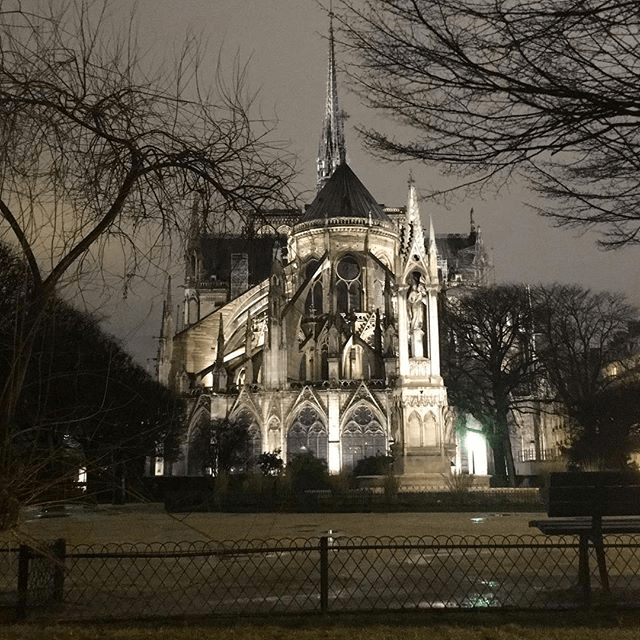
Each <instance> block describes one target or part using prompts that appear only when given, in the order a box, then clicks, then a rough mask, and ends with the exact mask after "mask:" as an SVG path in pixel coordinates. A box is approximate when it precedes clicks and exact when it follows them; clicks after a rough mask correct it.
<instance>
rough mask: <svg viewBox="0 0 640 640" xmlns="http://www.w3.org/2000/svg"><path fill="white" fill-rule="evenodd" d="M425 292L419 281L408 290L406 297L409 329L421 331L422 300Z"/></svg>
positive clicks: (422, 316)
mask: <svg viewBox="0 0 640 640" xmlns="http://www.w3.org/2000/svg"><path fill="white" fill-rule="evenodd" d="M426 295H427V290H426V288H425V286H424V284H423V283H422V282H420V280H416V281H414V282H413V284H412V285H411V288H410V289H409V294H408V296H407V302H408V303H409V304H408V310H409V327H410V328H411V329H422V323H423V318H424V300H425V297H426Z"/></svg>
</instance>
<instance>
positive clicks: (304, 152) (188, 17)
mask: <svg viewBox="0 0 640 640" xmlns="http://www.w3.org/2000/svg"><path fill="white" fill-rule="evenodd" d="M133 4H136V5H137V18H138V22H139V25H140V45H141V47H142V48H143V49H144V51H146V52H147V55H149V56H150V57H152V58H154V59H156V60H157V59H159V58H162V57H163V56H164V57H166V59H167V61H169V60H171V58H172V56H173V52H174V50H177V49H179V48H180V43H181V42H182V41H183V39H184V36H185V34H186V33H189V32H191V33H193V34H195V35H197V36H200V37H201V39H202V41H203V42H204V43H205V44H206V45H207V57H206V59H205V62H206V63H207V64H210V68H211V74H212V78H213V75H214V73H215V64H216V58H217V55H218V52H219V51H221V52H222V56H223V60H227V61H228V63H229V64H230V63H231V62H232V61H233V58H234V56H235V55H236V54H239V56H240V59H242V60H245V59H248V58H250V62H249V84H250V86H251V87H252V88H255V89H260V98H259V105H260V110H261V112H262V115H263V116H264V117H266V118H277V119H278V129H277V131H278V135H277V137H278V138H279V139H281V140H288V141H290V143H291V150H292V151H293V152H295V153H296V154H297V155H298V157H299V168H300V170H301V175H300V181H299V190H300V191H306V192H307V193H308V197H307V198H306V201H310V200H311V199H312V197H313V193H314V191H313V190H314V187H315V159H316V155H317V148H318V140H319V135H320V128H321V122H322V114H323V109H324V95H325V82H326V62H327V41H326V33H327V25H328V19H327V16H326V13H325V12H324V10H323V8H322V6H321V5H320V4H319V3H318V2H316V0H181V1H180V2H175V0H137V2H136V3H134V2H133V1H130V0H119V1H118V2H115V3H114V10H115V12H116V14H115V15H114V16H113V18H114V20H117V19H123V18H125V17H126V16H128V15H129V12H130V8H131V6H132V5H133ZM340 56H341V51H340V48H339V47H338V49H337V58H338V64H340V62H341V57H340ZM341 80H342V77H341V76H339V83H340V84H339V92H340V100H341V104H342V107H343V108H344V110H345V111H346V112H347V114H348V115H349V118H348V120H347V122H346V126H345V132H346V140H347V156H348V162H349V164H350V166H351V168H352V169H353V170H354V171H355V173H356V174H357V175H358V177H359V178H360V179H361V180H362V182H363V183H364V184H365V186H366V187H367V188H368V189H369V191H371V193H372V194H373V195H374V196H375V197H376V199H377V200H378V201H379V202H381V203H384V204H386V205H389V206H398V205H403V204H405V201H406V194H407V179H408V177H409V173H410V171H411V173H412V175H413V178H414V180H415V183H416V187H417V188H418V191H419V192H420V191H421V190H423V191H424V192H427V191H428V189H429V188H430V186H431V185H433V184H438V181H441V180H442V178H441V177H440V176H439V175H438V173H437V170H436V169H435V168H429V167H425V166H422V165H419V164H411V165H410V164H396V163H394V164H389V163H384V162H381V161H378V160H375V159H372V158H371V157H369V156H368V155H367V154H366V152H365V151H364V150H363V149H362V148H361V145H360V141H359V140H358V138H357V135H356V132H355V130H354V125H356V124H365V125H366V124H370V123H371V122H374V120H373V119H372V118H373V116H372V114H370V113H367V112H366V111H365V110H364V109H362V108H361V107H360V106H359V104H358V100H357V97H356V96H355V95H353V94H350V93H349V91H348V87H346V86H345V82H344V81H341ZM376 122H379V121H376ZM532 201H533V198H532V196H531V195H530V194H528V193H527V192H526V191H524V190H523V189H522V188H521V187H520V186H519V185H517V184H513V185H509V186H508V188H505V189H503V191H502V192H501V193H499V194H495V193H493V192H487V193H486V194H485V197H484V199H478V198H474V199H462V198H461V199H460V200H459V201H457V202H453V203H451V204H450V205H449V207H448V208H445V207H443V206H438V205H435V204H434V203H432V202H430V201H428V200H423V201H422V202H421V212H422V215H423V219H424V221H425V224H428V216H429V215H431V216H432V218H433V223H434V227H435V230H436V232H437V233H443V232H466V231H468V228H469V211H470V209H471V208H472V207H473V209H474V218H475V221H476V223H477V224H478V225H480V227H481V229H482V233H483V236H484V240H485V244H486V246H487V247H488V248H489V249H490V252H491V255H492V257H493V261H494V264H495V277H496V281H497V282H502V281H512V282H529V283H532V284H533V283H538V282H553V281H559V282H575V283H578V284H580V285H583V286H586V287H589V288H592V289H594V290H602V289H608V290H612V291H622V292H624V293H626V294H627V295H628V296H629V299H630V300H631V301H632V302H633V303H636V304H639V303H640V292H639V291H638V286H637V284H638V266H637V265H638V257H639V252H640V248H630V249H626V250H618V251H615V252H612V251H607V252H603V251H601V250H599V249H598V248H597V246H596V240H597V237H598V236H597V234H596V233H595V232H593V231H591V232H586V233H585V232H580V231H576V230H564V229H554V228H553V227H552V226H551V225H550V223H549V221H548V220H545V219H542V218H540V217H538V216H537V215H536V214H535V212H533V211H532V210H530V209H528V208H527V206H526V203H527V202H532ZM178 256H179V254H177V255H176V259H175V262H174V264H173V265H171V267H170V269H171V270H172V271H173V272H174V274H176V275H177V277H174V281H175V284H176V295H178V296H179V295H180V294H179V292H180V289H179V288H178V285H179V284H181V274H182V266H181V264H180V262H179V260H178ZM176 302H177V301H176ZM161 305H162V278H161V277H160V278H159V279H158V283H157V284H155V285H153V286H151V287H149V286H138V287H136V288H134V289H133V291H131V292H129V295H128V298H127V300H125V301H122V299H121V298H120V297H119V296H118V295H115V296H114V298H113V299H112V302H111V303H110V304H109V305H107V306H105V307H103V308H102V309H101V315H105V316H107V317H108V321H107V325H106V326H107V328H108V329H109V330H110V331H111V332H113V333H115V334H116V335H117V336H118V337H120V338H121V339H122V340H123V341H124V343H125V346H126V347H127V349H128V350H129V351H131V353H132V354H133V355H135V356H136V358H137V359H138V360H140V361H141V362H142V363H143V364H145V363H146V364H149V366H152V364H153V363H152V362H151V360H150V358H152V357H153V356H154V355H155V349H156V343H155V339H154V336H157V335H158V331H159V322H160V313H161Z"/></svg>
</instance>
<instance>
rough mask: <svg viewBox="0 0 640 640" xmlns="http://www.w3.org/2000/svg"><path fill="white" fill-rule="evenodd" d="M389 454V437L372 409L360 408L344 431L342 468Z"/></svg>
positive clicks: (348, 467) (350, 467) (351, 467)
mask: <svg viewBox="0 0 640 640" xmlns="http://www.w3.org/2000/svg"><path fill="white" fill-rule="evenodd" d="M386 453H387V436H386V434H385V431H384V428H383V427H382V425H381V424H380V422H378V420H377V419H376V417H375V415H374V414H373V411H372V410H371V408H370V407H367V406H364V405H362V406H359V407H358V408H357V409H356V410H355V411H354V412H353V414H352V415H351V417H350V419H349V421H348V422H347V423H346V424H345V426H344V427H343V429H342V468H343V469H353V467H354V466H355V465H356V462H358V460H362V459H363V458H368V457H370V456H376V455H385V454H386Z"/></svg>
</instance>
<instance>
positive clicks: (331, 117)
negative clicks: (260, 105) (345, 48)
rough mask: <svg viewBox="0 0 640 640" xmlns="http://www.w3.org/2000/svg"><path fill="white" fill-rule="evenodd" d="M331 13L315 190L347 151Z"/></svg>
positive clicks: (323, 183)
mask: <svg viewBox="0 0 640 640" xmlns="http://www.w3.org/2000/svg"><path fill="white" fill-rule="evenodd" d="M334 45H335V42H334V37H333V11H332V10H330V11H329V64H328V67H327V102H326V105H325V113H324V119H323V122H322V135H321V136H320V147H319V149H318V177H317V184H316V187H317V190H318V191H320V189H322V187H323V186H324V185H325V183H326V182H327V180H328V179H329V178H330V177H331V174H332V173H333V172H334V171H335V169H336V167H337V166H338V165H340V164H343V163H344V162H345V159H346V155H347V150H346V146H345V142H344V114H343V112H342V111H340V106H339V104H338V82H337V79H336V60H335V46H334Z"/></svg>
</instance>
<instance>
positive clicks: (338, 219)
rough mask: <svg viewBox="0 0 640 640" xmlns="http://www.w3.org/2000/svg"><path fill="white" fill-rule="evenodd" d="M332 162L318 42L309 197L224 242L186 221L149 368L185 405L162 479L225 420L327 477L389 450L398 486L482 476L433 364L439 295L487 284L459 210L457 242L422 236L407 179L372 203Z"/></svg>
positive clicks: (261, 446)
mask: <svg viewBox="0 0 640 640" xmlns="http://www.w3.org/2000/svg"><path fill="white" fill-rule="evenodd" d="M346 157H347V156H346V146H345V139H344V131H343V118H342V117H341V112H340V109H339V106H338V92H337V85H336V74H335V59H334V51H333V37H331V38H330V42H329V64H328V79H327V99H326V110H325V116H324V121H323V126H322V134H321V142H320V148H319V154H318V161H317V185H316V186H317V192H316V196H315V198H314V199H313V201H312V202H311V203H310V204H309V205H308V206H307V207H306V208H304V210H287V211H281V210H279V211H267V212H264V213H263V214H262V215H261V216H260V219H259V220H258V219H256V220H255V221H254V222H253V223H252V224H251V225H248V226H247V228H246V229H244V230H243V231H242V232H241V233H237V234H228V233H227V234H223V233H217V234H214V233H206V232H203V231H201V230H200V229H199V227H198V225H197V224H194V225H193V229H192V232H191V233H190V237H189V240H188V243H187V247H186V260H185V272H186V273H185V276H186V281H185V289H184V301H183V303H182V305H181V312H180V314H179V316H180V317H176V316H174V311H173V309H172V306H173V305H172V302H171V298H170V287H169V294H168V299H167V301H166V303H165V309H164V313H163V319H162V331H161V336H160V344H159V352H158V363H157V371H158V378H159V380H160V381H161V382H163V383H164V384H166V385H168V386H170V387H172V388H174V389H176V390H177V391H179V392H180V393H182V394H184V395H185V397H187V398H188V429H187V437H186V440H185V443H184V445H183V446H184V451H183V456H182V459H181V460H179V461H178V462H175V463H173V464H172V465H171V468H170V469H164V470H161V473H165V474H171V475H198V474H201V473H202V472H203V471H202V458H201V453H200V452H199V451H198V450H197V447H196V446H195V445H193V446H192V442H193V441H195V439H194V438H192V436H193V434H194V433H196V432H197V430H198V429H199V426H200V425H201V424H203V423H206V422H208V421H210V420H211V419H213V418H227V417H228V418H232V419H235V418H241V419H243V420H244V421H245V422H246V423H247V424H248V425H250V427H249V430H250V434H251V438H252V448H253V453H254V454H256V455H257V454H260V453H262V452H274V451H279V452H280V455H281V457H282V458H283V459H284V460H285V462H286V461H287V460H289V459H291V457H292V456H295V455H296V454H300V453H303V452H312V453H313V454H314V455H315V456H317V457H319V458H323V459H325V460H326V462H327V464H328V468H329V471H330V472H331V473H339V472H341V471H344V470H349V469H352V468H353V467H354V465H355V464H356V463H357V461H358V460H360V459H362V458H365V457H368V456H375V455H389V454H390V453H391V452H393V455H394V458H395V464H394V472H395V473H397V474H398V476H399V478H400V481H401V483H402V484H404V485H406V486H429V485H431V486H433V485H434V484H442V477H443V474H444V475H447V474H449V473H451V470H452V468H454V469H456V470H459V471H460V470H462V471H470V472H472V473H476V474H478V475H486V474H487V468H486V458H485V460H484V462H483V461H478V460H476V462H475V463H474V468H473V469H470V468H469V467H468V464H469V462H468V459H469V456H468V455H467V454H466V452H465V451H464V443H460V442H459V441H458V440H457V436H456V434H455V433H454V429H453V417H452V411H451V410H450V409H449V407H448V403H447V391H446V388H445V386H444V384H443V380H442V377H441V375H440V359H439V335H438V295H439V292H440V291H441V289H442V288H443V287H447V288H452V287H465V286H477V285H482V284H486V281H487V278H488V274H489V270H490V267H489V261H488V259H487V255H486V252H485V250H484V247H483V243H482V238H481V234H480V231H479V229H477V228H476V226H475V224H474V221H473V214H472V217H471V221H470V229H469V232H468V233H463V234H448V235H443V236H439V235H436V234H435V233H434V227H433V224H432V223H431V222H430V223H429V224H428V225H426V227H423V221H422V218H421V213H420V208H419V204H418V197H417V192H416V188H415V186H414V185H413V184H412V183H410V184H409V186H408V194H407V201H406V205H405V206H401V207H397V208H389V207H383V206H381V205H380V204H378V200H377V199H376V198H375V197H374V196H373V195H372V194H371V193H370V191H369V190H368V189H367V187H366V186H365V185H364V184H362V182H361V181H360V180H359V178H358V176H357V175H356V174H355V173H354V171H353V170H352V169H351V167H350V166H349V164H348V162H347V160H346ZM198 206H199V205H198V203H196V204H195V206H194V214H193V215H194V220H195V219H197V218H198V215H199V212H198ZM465 464H466V465H467V468H466V469H464V468H463V467H464V465H465Z"/></svg>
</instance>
